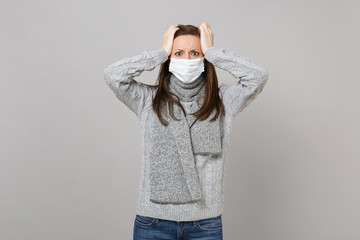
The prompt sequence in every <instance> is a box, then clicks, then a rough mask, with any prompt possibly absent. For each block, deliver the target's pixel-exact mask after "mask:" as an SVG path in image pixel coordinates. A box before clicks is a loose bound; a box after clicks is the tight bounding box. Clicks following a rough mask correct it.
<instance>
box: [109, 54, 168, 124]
mask: <svg viewBox="0 0 360 240" xmlns="http://www.w3.org/2000/svg"><path fill="white" fill-rule="evenodd" d="M167 59H168V54H167V52H166V51H165V49H163V48H159V49H156V50H150V51H147V50H144V51H143V52H142V53H141V54H140V55H136V56H133V57H126V58H123V59H121V60H119V61H116V62H115V63H113V64H110V65H109V66H107V67H106V68H105V69H104V79H105V81H106V83H107V85H108V86H109V87H110V89H111V90H112V91H113V92H114V93H115V96H116V97H117V98H118V99H119V100H120V101H122V102H123V103H124V104H125V105H126V106H127V107H128V108H130V109H131V110H132V111H133V112H134V113H135V114H136V115H137V116H138V117H140V115H141V113H142V110H143V109H144V107H145V103H146V99H147V97H148V96H150V94H151V91H152V90H153V89H152V88H151V87H148V86H145V85H144V84H142V83H141V82H138V81H136V80H135V79H134V78H135V77H137V76H139V75H140V74H141V73H142V72H143V71H144V70H146V71H150V70H153V69H154V68H155V67H157V66H158V65H160V64H161V63H164V62H166V61H167Z"/></svg>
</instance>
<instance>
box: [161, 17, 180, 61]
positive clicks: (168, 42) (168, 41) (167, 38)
mask: <svg viewBox="0 0 360 240" xmlns="http://www.w3.org/2000/svg"><path fill="white" fill-rule="evenodd" d="M178 29H179V28H178V27H177V25H173V24H171V25H170V27H169V28H168V30H167V31H166V33H164V35H163V43H162V46H161V48H163V49H165V51H166V52H167V54H168V56H170V54H171V50H172V44H173V41H174V34H175V32H176V31H177V30H178Z"/></svg>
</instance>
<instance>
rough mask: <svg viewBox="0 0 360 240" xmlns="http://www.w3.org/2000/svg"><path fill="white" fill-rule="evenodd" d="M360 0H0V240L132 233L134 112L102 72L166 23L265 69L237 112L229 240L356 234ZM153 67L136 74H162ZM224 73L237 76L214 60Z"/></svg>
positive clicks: (359, 220)
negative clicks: (195, 31) (201, 34)
mask: <svg viewBox="0 0 360 240" xmlns="http://www.w3.org/2000/svg"><path fill="white" fill-rule="evenodd" d="M359 10H360V8H359V1H308V0H307V1H254V0H252V1H221V2H220V1H176V2H175V1H131V2H130V1H4V0H2V1H1V5H0V11H1V14H0V20H1V21H0V26H1V38H0V41H1V44H0V46H1V54H0V61H1V68H0V69H1V71H0V74H1V88H0V100H1V101H0V102H1V103H0V104H1V116H2V117H1V120H0V121H1V122H0V123H1V128H0V131H1V132H0V136H1V137H0V141H1V142H0V148H1V152H0V154H1V155H0V159H1V161H0V194H1V195H0V239H2V240H20V239H21V240H23V239H26V240H32V239H36V240H41V239H44V240H45V239H52V240H60V239H61V240H63V239H69V240H70V239H76V240H78V239H86V240H91V239H131V238H132V231H133V222H134V218H135V199H136V192H137V188H138V185H139V177H140V175H139V174H140V161H141V135H140V124H139V121H138V119H137V117H136V116H135V114H134V113H132V112H131V111H130V110H129V109H127V107H126V106H125V105H124V104H122V103H121V102H120V101H119V100H118V99H117V98H116V97H115V95H114V94H113V93H112V92H111V90H110V89H109V88H108V86H107V85H106V83H105V81H104V79H103V69H104V68H105V67H106V66H107V65H109V64H111V63H113V62H115V61H117V60H120V59H121V58H123V57H129V56H135V55H137V54H140V53H141V52H142V51H143V50H152V49H157V48H159V47H161V44H162V35H163V34H164V33H165V31H166V30H167V28H168V27H169V25H170V24H177V23H181V24H193V25H196V26H199V25H200V24H201V23H202V22H203V21H206V22H207V23H209V25H210V26H211V27H212V30H213V32H214V45H215V46H217V47H223V48H225V49H226V50H232V51H236V52H238V53H239V54H240V55H242V56H246V57H249V58H251V59H253V60H254V61H255V62H256V63H258V64H259V65H260V66H262V67H264V68H265V69H267V70H268V72H269V80H268V83H267V85H266V86H265V88H264V90H263V92H262V93H261V94H260V95H259V96H258V98H257V99H255V100H254V102H253V103H252V104H251V105H249V106H248V107H247V108H246V109H245V110H244V111H243V112H242V113H240V115H238V116H237V117H236V118H235V119H234V121H233V127H232V133H231V140H230V144H231V146H230V153H229V155H228V157H229V158H228V160H227V166H226V167H227V172H226V192H225V196H226V203H225V212H224V214H223V227H224V238H225V239H247V240H250V239H251V240H262V239H268V240H288V239H291V240H304V239H306V240H315V239H316V240H319V239H326V240H335V239H336V240H338V239H346V240H355V239H360V233H359V231H358V230H359V227H360V206H359V203H360V188H359V181H360V176H359V169H360V163H359V159H360V154H359V122H360V112H359V106H358V104H359V100H360V97H359V94H358V93H359V90H358V89H359V87H360V83H359V74H360V72H359V71H360V64H359V42H360V39H359V36H360V35H359V32H358V24H356V23H358V22H359V20H360V19H359V15H358V12H359ZM158 69H159V68H156V69H155V70H153V71H151V72H143V74H142V75H141V76H140V77H139V78H138V79H137V80H139V81H141V82H146V83H155V78H156V76H157V73H158ZM217 73H218V77H219V79H220V82H221V83H222V82H225V83H230V84H233V83H235V79H234V78H233V77H232V75H230V74H229V73H228V72H225V71H223V70H221V69H217Z"/></svg>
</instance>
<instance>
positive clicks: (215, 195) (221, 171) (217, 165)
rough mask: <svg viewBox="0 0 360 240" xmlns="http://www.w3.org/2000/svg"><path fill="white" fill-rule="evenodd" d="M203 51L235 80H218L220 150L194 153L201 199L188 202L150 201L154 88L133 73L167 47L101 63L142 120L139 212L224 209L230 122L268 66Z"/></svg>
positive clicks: (185, 214)
mask: <svg viewBox="0 0 360 240" xmlns="http://www.w3.org/2000/svg"><path fill="white" fill-rule="evenodd" d="M204 57H205V58H206V59H207V60H208V61H209V62H211V63H212V64H213V65H214V66H215V67H218V68H220V69H223V70H226V71H228V72H229V73H231V74H232V75H233V77H234V78H235V79H237V82H235V83H234V84H231V85H224V84H223V85H220V86H219V96H220V98H221V99H222V102H223V104H224V107H225V111H226V114H225V116H222V115H220V116H219V117H221V119H220V122H221V127H222V130H221V131H222V154H221V155H200V154H199V155H198V154H195V156H194V158H195V161H196V169H197V171H198V175H199V178H200V183H201V188H202V196H203V199H202V201H199V202H196V203H191V204H176V205H173V204H156V203H153V202H151V201H150V179H149V169H150V165H149V158H148V156H147V152H148V151H147V150H148V147H149V141H150V139H151V136H149V134H150V133H149V132H150V131H148V127H147V122H149V118H150V117H154V116H156V115H154V114H153V110H152V99H153V97H154V96H155V94H156V91H157V89H155V88H150V87H147V86H145V85H143V84H142V83H141V82H138V81H136V80H135V79H134V78H135V77H137V76H139V75H140V74H141V73H142V72H143V71H145V70H146V71H151V70H153V69H154V68H155V67H157V66H159V65H160V64H162V63H164V62H166V61H167V59H168V55H167V52H166V51H165V50H164V49H163V48H159V49H155V50H151V51H146V50H144V51H143V52H142V53H141V54H140V55H137V56H133V57H126V58H123V59H121V60H119V61H116V62H115V63H113V64H110V65H109V66H107V67H106V68H105V69H104V78H105V81H106V83H107V84H108V86H109V87H110V89H111V90H112V91H113V92H114V93H115V96H116V97H117V98H118V99H119V100H120V101H121V102H123V103H124V104H125V105H126V106H127V107H128V108H129V109H130V110H131V111H133V112H134V113H135V114H136V115H137V117H138V118H139V120H140V123H141V133H142V160H141V174H140V185H139V188H138V192H137V199H136V214H138V215H142V216H149V217H153V218H159V219H165V220H172V221H197V220H201V219H205V218H211V217H216V216H219V215H221V214H222V213H223V211H224V197H225V196H224V190H225V172H226V171H225V163H226V159H227V153H228V150H229V139H230V138H229V136H230V129H231V123H232V120H233V119H234V117H235V116H236V115H237V114H238V113H240V112H241V111H242V110H243V109H244V108H245V107H246V106H248V105H249V104H250V103H251V102H252V101H253V100H254V99H255V98H256V97H257V96H258V95H259V93H260V92H261V91H262V89H263V88H264V86H265V84H266V82H267V79H268V72H267V71H266V70H265V69H264V68H262V67H260V66H258V65H257V64H256V63H255V62H254V61H253V60H251V59H249V58H246V57H242V56H239V55H238V54H236V53H235V52H230V51H226V50H225V49H224V48H217V47H210V48H208V49H207V50H206V51H205V53H204ZM182 103H184V102H182ZM189 104H190V103H184V105H183V106H184V108H185V109H187V110H188V109H189V107H190V105H189Z"/></svg>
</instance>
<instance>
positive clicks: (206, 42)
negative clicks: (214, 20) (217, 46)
mask: <svg viewBox="0 0 360 240" xmlns="http://www.w3.org/2000/svg"><path fill="white" fill-rule="evenodd" d="M199 32H200V44H201V50H202V52H203V54H205V51H206V49H208V48H210V47H212V46H214V33H213V31H212V30H211V28H210V25H209V24H207V23H206V22H203V23H202V24H201V25H200V26H199Z"/></svg>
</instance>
